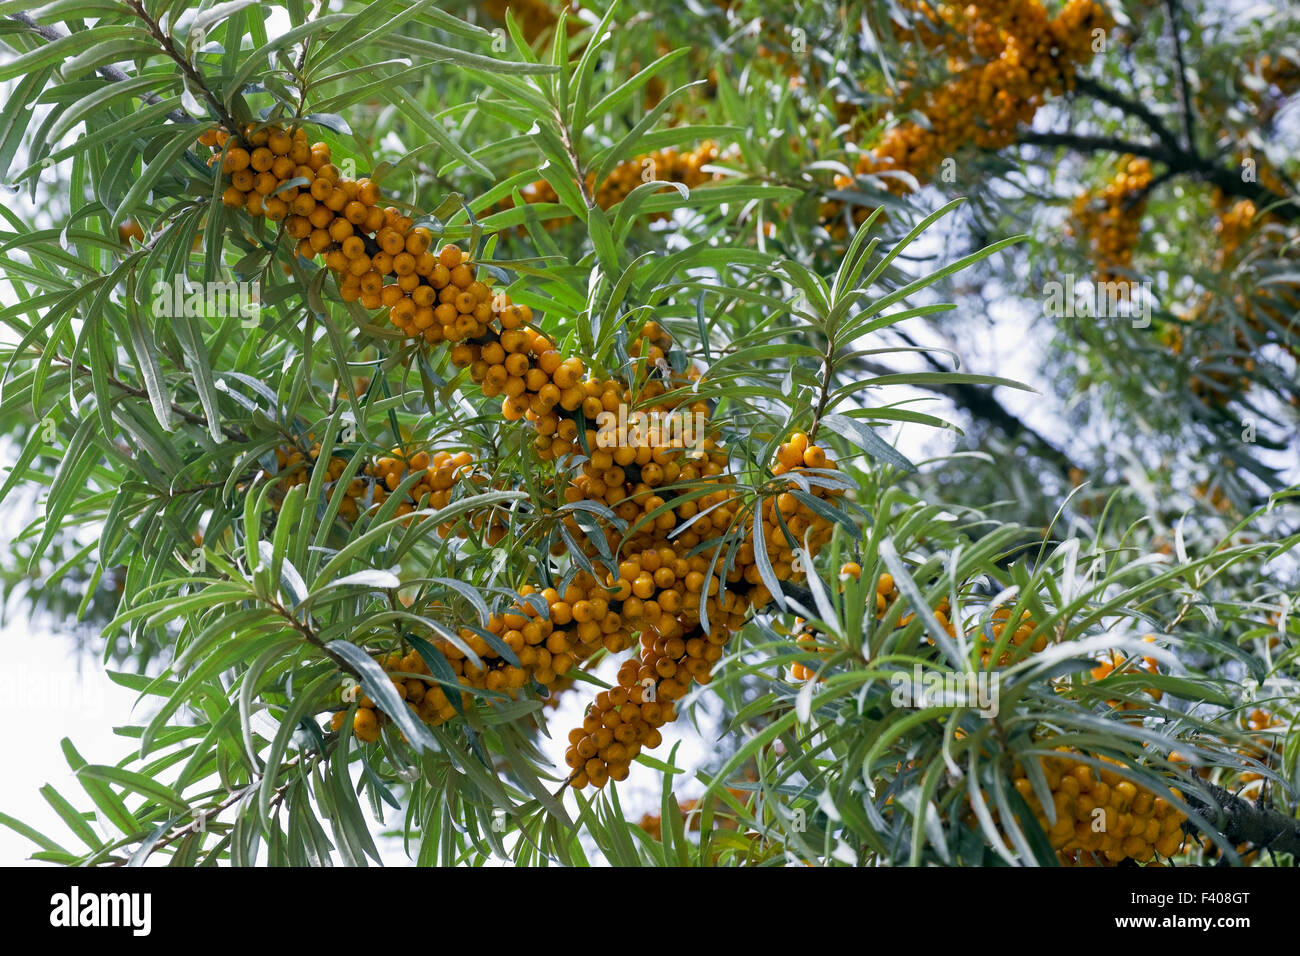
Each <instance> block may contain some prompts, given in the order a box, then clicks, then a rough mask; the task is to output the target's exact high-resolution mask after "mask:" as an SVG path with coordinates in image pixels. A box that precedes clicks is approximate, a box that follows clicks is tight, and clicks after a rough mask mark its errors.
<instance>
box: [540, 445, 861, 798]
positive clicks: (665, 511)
mask: <svg viewBox="0 0 1300 956" xmlns="http://www.w3.org/2000/svg"><path fill="white" fill-rule="evenodd" d="M601 464H604V462H601ZM652 464H654V462H653V460H652V461H651V462H648V463H647V464H646V465H645V466H643V467H642V468H641V474H640V475H639V477H640V478H641V479H642V482H638V484H640V483H646V484H647V489H646V490H650V489H649V486H648V483H647V482H645V479H646V477H647V476H646V474H645V472H646V471H647V470H648V469H649V468H650V467H651V465H652ZM711 466H713V467H711ZM614 467H619V466H617V465H614ZM686 467H690V466H689V465H688V466H686ZM833 468H834V465H833V464H832V463H830V462H828V461H827V459H826V453H825V451H824V450H823V449H822V448H821V447H820V446H817V445H815V444H812V443H810V442H809V441H808V437H807V436H806V435H804V434H802V433H795V434H793V435H792V436H791V437H790V440H789V441H787V442H786V443H784V444H782V445H781V446H780V447H779V448H778V451H777V462H776V464H775V465H774V466H773V468H772V471H773V473H774V474H776V475H780V474H788V473H790V472H792V471H794V470H796V469H822V470H831V469H833ZM704 469H706V471H704V472H701V474H700V477H699V479H697V481H714V482H717V484H718V486H719V487H718V491H716V492H713V493H711V494H707V495H704V496H703V497H700V498H697V499H693V500H690V501H683V502H681V503H679V504H677V505H676V507H669V502H665V501H664V500H663V499H661V498H659V496H658V495H651V496H650V498H649V499H648V500H647V502H646V503H647V504H652V505H654V507H653V508H652V509H651V510H650V511H646V512H643V515H645V516H648V515H650V514H651V513H653V512H654V511H660V512H661V513H660V514H659V517H658V518H656V519H655V520H653V521H649V520H647V519H646V518H645V517H643V518H642V520H641V524H642V525H643V526H644V530H642V531H640V532H637V533H635V534H631V535H629V536H628V538H627V553H626V556H625V557H623V559H622V560H620V562H619V564H618V574H617V576H615V575H613V574H610V575H609V577H608V578H607V579H606V585H607V587H608V588H609V590H610V593H611V594H612V595H613V597H614V599H615V600H620V601H621V602H622V603H621V608H622V613H623V614H624V616H625V617H626V618H627V619H628V620H629V621H632V622H636V626H637V628H638V629H639V630H640V632H641V651H640V654H639V655H638V656H637V657H636V658H633V659H630V660H628V661H625V662H624V663H623V665H622V666H621V667H620V668H619V671H618V683H617V685H616V686H615V687H613V688H611V689H610V690H609V691H606V692H603V693H602V694H600V695H598V696H597V698H596V701H595V702H594V703H593V704H592V705H591V707H590V708H589V709H588V711H587V714H586V716H585V718H584V721H583V725H582V726H581V727H580V728H575V729H574V731H573V732H572V733H571V735H570V744H571V746H570V748H569V750H568V751H567V752H566V755H565V759H566V762H567V763H568V765H569V766H570V768H571V769H572V774H571V776H570V783H571V784H572V785H573V786H574V787H578V788H581V787H585V786H587V785H588V784H590V785H593V786H597V787H600V786H603V785H604V784H605V782H606V781H608V780H610V779H613V780H621V779H623V777H624V776H626V774H627V771H628V764H629V762H630V761H631V760H632V759H634V758H635V757H636V755H637V754H638V753H640V751H641V749H642V748H653V747H655V746H657V745H658V743H659V742H660V740H661V734H660V731H659V728H660V727H662V726H663V725H664V724H666V723H669V722H671V721H672V720H674V719H675V717H676V709H675V705H676V702H677V701H679V700H680V699H681V698H682V697H684V696H685V695H686V693H687V692H688V691H689V689H690V687H691V685H692V683H697V684H701V685H705V684H708V683H709V682H710V680H711V679H712V672H713V667H714V665H715V664H716V663H717V662H718V661H719V660H720V659H721V658H722V655H723V649H724V647H725V646H726V644H727V642H728V640H729V639H730V635H731V634H732V633H734V632H735V631H737V630H739V629H740V628H741V627H743V626H744V624H745V622H746V621H747V620H748V614H749V612H750V611H751V609H753V608H755V607H762V606H765V605H766V604H767V603H768V602H769V601H770V600H771V598H772V595H771V592H770V591H769V590H768V589H767V587H766V586H765V585H764V584H763V582H762V576H761V574H760V573H759V569H758V564H757V558H756V556H755V554H754V546H753V544H752V539H753V534H754V531H753V522H754V521H755V520H757V521H760V522H762V527H761V528H760V531H759V533H761V534H764V537H765V540H766V541H767V547H768V552H769V560H770V562H771V567H772V571H773V573H774V574H775V575H776V577H777V578H778V579H779V580H782V581H786V580H793V579H796V578H799V577H802V575H803V574H804V572H803V571H802V570H796V561H795V555H794V551H793V548H792V546H791V544H790V542H789V541H787V539H786V538H785V531H784V530H783V529H782V526H781V524H782V523H784V525H785V528H786V529H788V530H789V532H790V533H791V534H792V536H794V537H795V539H796V540H802V537H801V536H805V535H806V538H807V540H808V542H809V546H810V547H811V548H812V550H813V552H814V553H815V552H816V550H817V548H818V547H820V546H821V544H823V543H825V541H826V540H828V538H829V536H830V523H829V522H828V521H827V520H826V519H825V518H823V517H822V516H821V515H819V514H817V513H816V512H815V511H813V510H812V509H810V508H808V507H807V506H806V505H805V504H804V503H803V502H801V501H799V500H798V499H797V498H795V497H794V496H793V495H792V494H790V493H789V492H788V491H782V492H780V493H778V494H777V495H774V496H769V497H767V498H765V499H764V505H763V506H759V507H748V508H746V507H745V505H744V502H743V501H742V498H741V493H740V491H739V489H737V488H736V487H735V478H734V477H733V476H729V475H723V474H721V473H720V469H721V464H720V463H718V462H715V461H708V462H707V463H706V464H705V465H704ZM715 469H716V470H715ZM683 470H684V469H683ZM656 477H658V476H656ZM598 480H601V481H604V478H601V479H598ZM633 487H635V486H632V487H629V488H626V489H625V493H635V492H633V490H632V488H633ZM813 487H814V488H815V491H816V492H817V493H819V496H821V497H833V496H834V495H835V494H836V493H838V490H837V489H835V488H823V487H821V486H813ZM655 499H658V501H657V502H656V500H655ZM643 507H644V505H643ZM777 515H780V516H781V517H780V519H778V518H777V517H776V516H777ZM706 517H708V518H710V519H711V521H712V524H711V525H710V528H711V529H712V530H709V531H705V530H701V529H698V528H697V525H698V524H699V523H702V522H703V521H704V519H705V518H706ZM686 522H692V523H691V532H690V534H691V535H692V537H690V538H687V536H686V535H684V534H682V535H676V536H674V537H673V538H669V537H668V533H669V532H670V531H671V530H673V529H674V528H676V527H677V526H678V525H679V524H683V523H686ZM737 524H738V525H739V526H740V527H741V529H742V533H741V540H742V541H744V543H743V544H741V545H740V546H739V547H737V548H736V552H735V556H734V560H733V561H732V563H731V565H730V567H727V566H726V564H725V562H721V561H713V560H710V557H709V553H708V552H705V553H703V554H700V555H695V556H694V557H690V558H687V557H686V554H687V553H688V551H689V548H691V547H694V544H688V543H687V542H688V541H695V543H698V540H705V541H707V540H712V539H713V538H714V537H717V536H720V535H721V534H723V533H725V532H726V531H727V530H728V529H729V528H732V527H734V526H736V525H737ZM796 529H798V530H796ZM705 535H708V537H703V536H705ZM683 538H685V539H686V540H682V539H683ZM696 539H698V540H696ZM617 540H618V536H617V535H616V534H614V533H613V532H612V531H611V542H617ZM642 546H645V547H642ZM639 547H641V548H642V550H640V553H639V555H638V554H636V550H635V549H636V548H639ZM714 557H717V558H720V557H721V546H720V547H719V549H718V550H717V552H716V553H715V554H714ZM724 582H725V583H726V584H727V585H729V587H728V589H727V590H726V593H725V594H723V593H722V590H723V584H724ZM701 607H702V608H703V612H704V613H705V614H707V617H708V621H709V627H708V629H707V630H706V629H705V627H704V619H703V617H702V616H701Z"/></svg>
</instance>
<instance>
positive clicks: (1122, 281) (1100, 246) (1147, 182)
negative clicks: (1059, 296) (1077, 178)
mask: <svg viewBox="0 0 1300 956" xmlns="http://www.w3.org/2000/svg"><path fill="white" fill-rule="evenodd" d="M1119 163H1120V169H1119V172H1118V173H1117V174H1116V175H1115V176H1114V178H1112V179H1111V180H1109V181H1108V182H1107V183H1106V184H1105V185H1104V186H1103V187H1102V188H1101V189H1100V190H1098V191H1096V192H1086V193H1083V194H1081V195H1080V196H1079V197H1078V198H1076V199H1075V200H1074V204H1073V205H1072V207H1071V212H1072V213H1073V222H1072V223H1071V224H1070V229H1071V231H1072V232H1074V233H1076V234H1077V235H1078V236H1080V238H1081V239H1082V240H1083V241H1084V242H1085V243H1086V244H1087V246H1088V251H1089V254H1090V256H1091V258H1092V260H1093V262H1094V263H1096V266H1097V273H1096V278H1097V281H1098V282H1106V283H1115V284H1116V285H1117V286H1118V288H1119V289H1120V290H1122V291H1123V292H1125V293H1127V292H1128V291H1129V289H1130V287H1131V283H1132V278H1131V276H1130V273H1131V271H1132V267H1133V250H1134V248H1135V247H1136V246H1137V241H1138V236H1139V235H1140V233H1141V229H1142V214H1143V212H1144V211H1145V210H1146V203H1147V193H1148V191H1149V188H1150V186H1151V162H1150V160H1147V159H1139V158H1137V157H1135V156H1127V155H1126V156H1122V157H1121V158H1120V160H1119Z"/></svg>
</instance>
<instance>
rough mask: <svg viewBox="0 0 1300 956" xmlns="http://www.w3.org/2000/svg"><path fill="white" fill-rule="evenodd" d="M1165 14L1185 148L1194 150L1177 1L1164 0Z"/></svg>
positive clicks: (1190, 95)
mask: <svg viewBox="0 0 1300 956" xmlns="http://www.w3.org/2000/svg"><path fill="white" fill-rule="evenodd" d="M1165 12H1166V13H1168V14H1169V32H1170V33H1172V34H1173V36H1174V62H1175V63H1176V64H1177V66H1178V100H1179V102H1180V104H1181V105H1182V108H1183V135H1184V136H1186V137H1187V148H1188V149H1189V150H1192V151H1193V152H1195V150H1196V132H1195V130H1196V126H1195V122H1194V121H1193V117H1192V93H1191V89H1190V88H1189V85H1188V83H1187V61H1186V60H1185V59H1184V58H1183V38H1182V34H1180V33H1179V32H1178V21H1179V19H1181V18H1180V17H1179V13H1180V8H1179V6H1178V0H1165Z"/></svg>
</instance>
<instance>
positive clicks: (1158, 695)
mask: <svg viewBox="0 0 1300 956" xmlns="http://www.w3.org/2000/svg"><path fill="white" fill-rule="evenodd" d="M1142 640H1144V641H1146V642H1147V643H1148V644H1154V643H1155V640H1156V636H1155V635H1154V634H1148V635H1146V636H1145V637H1143V638H1142ZM1142 672H1145V673H1148V674H1159V673H1160V662H1159V661H1157V660H1156V659H1155V658H1154V657H1142V658H1140V659H1139V658H1135V657H1134V658H1127V657H1125V656H1124V655H1123V654H1121V653H1119V652H1118V651H1112V652H1111V653H1110V654H1109V655H1108V656H1106V657H1103V658H1102V659H1101V660H1100V662H1099V663H1098V664H1097V666H1096V667H1094V668H1093V669H1092V671H1091V674H1092V679H1093V680H1102V679H1104V678H1106V677H1109V676H1110V675H1111V674H1114V673H1120V674H1125V673H1142ZM1145 693H1146V694H1147V695H1148V696H1149V697H1150V698H1151V699H1152V700H1153V701H1155V702H1156V703H1157V704H1158V703H1160V701H1161V700H1163V699H1164V691H1162V690H1160V689H1158V688H1156V687H1148V688H1146V691H1145ZM1106 703H1107V704H1108V705H1109V706H1111V707H1117V708H1119V709H1120V710H1140V709H1141V707H1142V705H1141V704H1139V703H1137V702H1136V701H1131V700H1129V701H1118V700H1108V701H1106Z"/></svg>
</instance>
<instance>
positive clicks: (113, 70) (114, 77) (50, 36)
mask: <svg viewBox="0 0 1300 956" xmlns="http://www.w3.org/2000/svg"><path fill="white" fill-rule="evenodd" d="M9 19H10V20H16V21H17V22H19V23H21V24H22V25H23V26H25V27H26V28H27V29H28V30H31V31H32V32H33V33H35V34H36V35H37V36H40V37H43V38H44V39H46V40H48V41H49V42H51V43H53V42H54V41H55V40H62V39H63V38H64V37H65V36H67V34H66V33H60V32H59V31H58V30H56V29H54V27H47V26H42V25H41V24H39V23H37V22H36V21H35V20H33V19H32V18H31V17H30V16H28V15H27V14H25V13H11V14H9ZM95 72H96V73H98V74H99V75H100V76H102V77H103V78H104V79H106V80H108V81H109V82H110V83H121V82H123V81H124V80H129V79H130V78H131V77H129V76H128V75H127V74H125V73H123V72H122V71H121V70H119V69H118V68H117V67H115V66H101V67H99V69H97V70H96V71H95ZM136 95H137V96H139V97H140V99H142V100H143V101H144V102H146V103H149V104H151V105H152V104H155V103H161V102H162V97H161V96H159V95H158V94H157V93H150V92H149V91H147V90H145V91H144V92H141V93H137V94H136ZM167 118H168V119H169V120H171V121H172V122H173V123H194V122H197V120H195V119H194V117H193V116H190V115H189V114H188V113H184V112H182V111H181V110H171V111H169V112H168V113H167Z"/></svg>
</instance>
